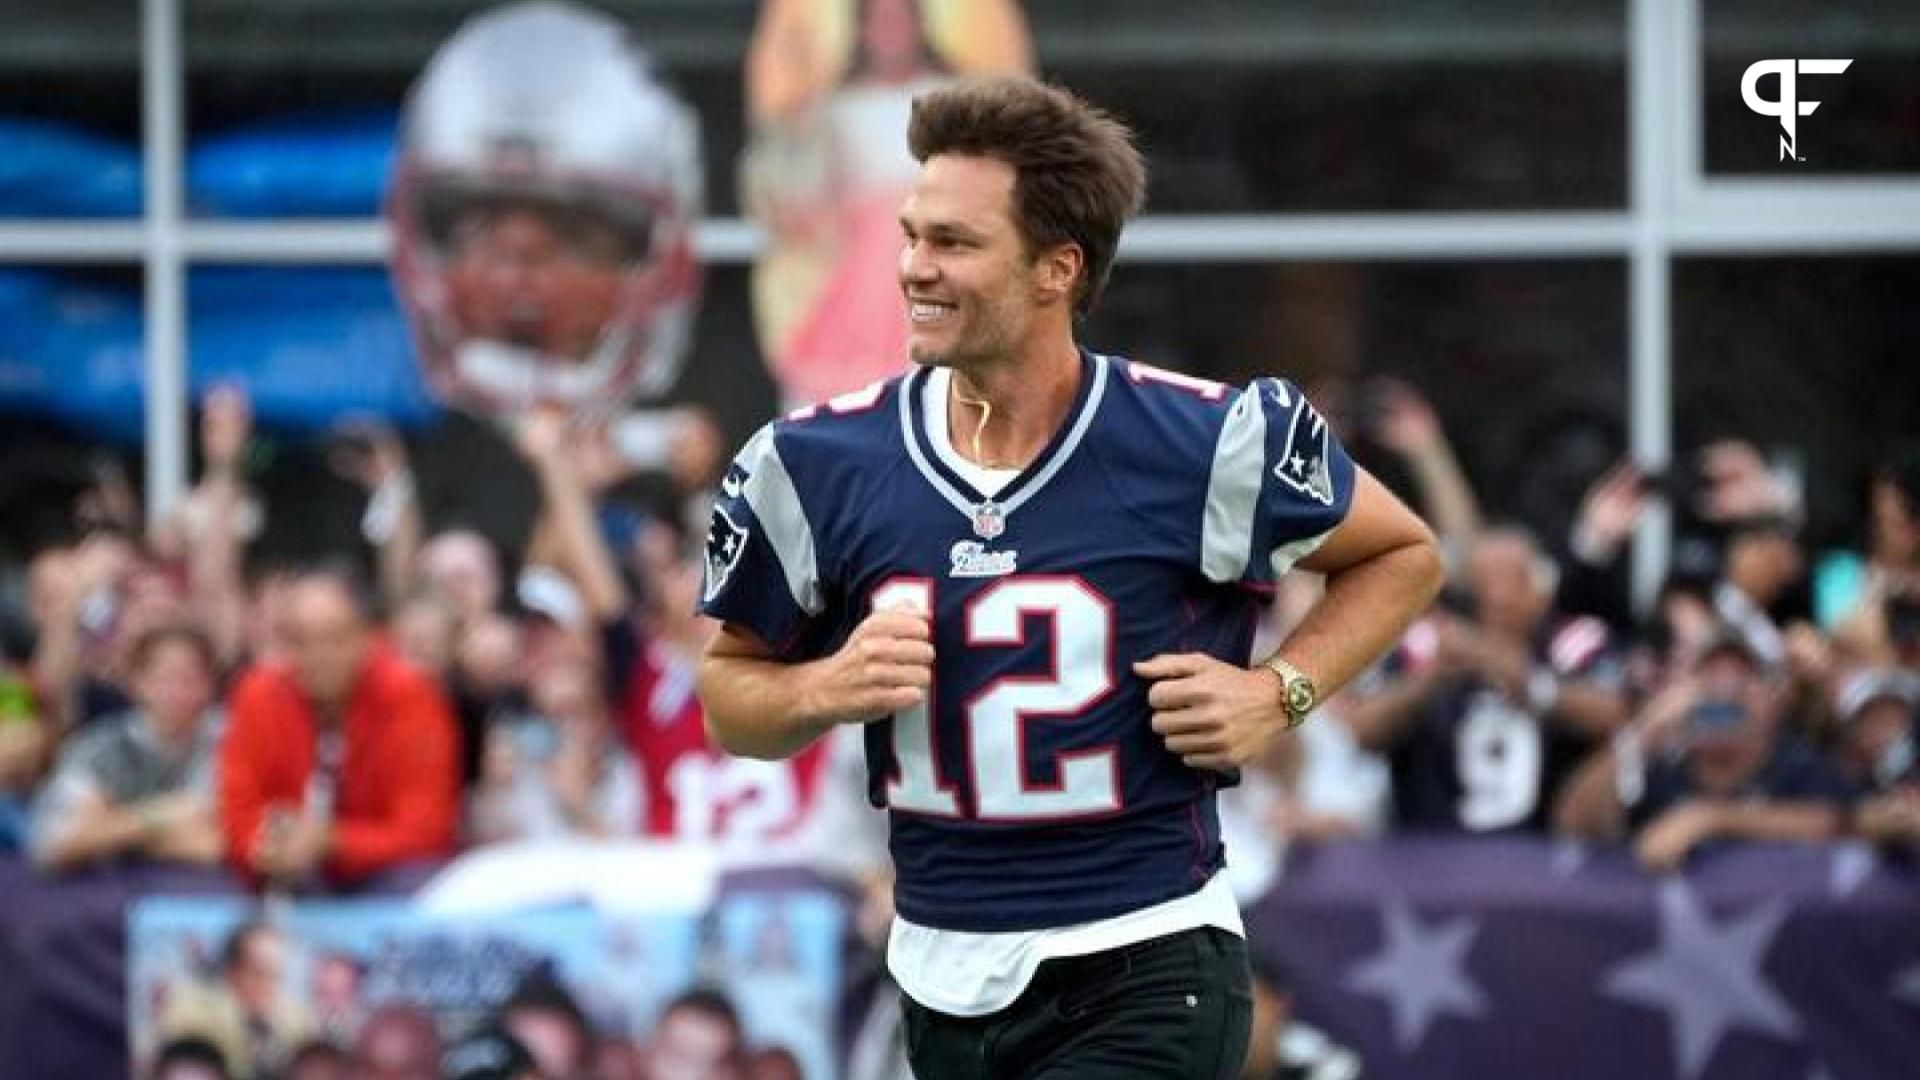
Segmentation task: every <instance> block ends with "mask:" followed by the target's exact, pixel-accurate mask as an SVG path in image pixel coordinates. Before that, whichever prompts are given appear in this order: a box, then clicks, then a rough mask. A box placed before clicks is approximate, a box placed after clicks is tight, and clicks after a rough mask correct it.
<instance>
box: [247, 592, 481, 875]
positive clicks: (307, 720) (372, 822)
mask: <svg viewBox="0 0 1920 1080" xmlns="http://www.w3.org/2000/svg"><path fill="white" fill-rule="evenodd" d="M286 620H287V626H286V631H287V640H288V644H289V646H290V648H289V657H288V662H287V663H286V664H261V665H256V666H255V667H253V668H252V669H250V670H248V671H247V672H246V673H245V674H243V675H242V676H241V677H240V679H239V681H238V682H237V683H236V685H235V686H234V689H233V694H232V698H231V701H230V702H229V706H228V712H229V717H228V727H227V737H226V741H225V744H224V745H223V746H222V748H221V753H220V807H221V827H222V830H223V831H224V833H225V836H226V844H227V854H228V858H229V859H230V860H231V861H232V862H233V863H234V865H236V866H237V867H239V868H240V869H242V870H243V871H246V872H247V873H249V874H250V875H252V877H253V878H254V879H255V880H257V881H261V882H263V883H266V884H269V885H275V886H282V887H301V886H305V885H310V884H313V883H315V882H316V881H324V882H326V883H329V884H335V885H349V886H351V885H358V884H362V883H365V882H367V881H368V879H370V878H372V877H374V876H375V875H378V874H385V873H386V872H388V871H394V870H396V869H399V868H402V867H406V866H409V865H410V864H411V865H414V866H417V865H419V864H421V863H423V862H427V861H430V860H437V859H441V858H445V857H446V856H448V855H450V854H452V852H453V848H454V841H455V830H456V828H457V824H458V821H459V787H458V785H459V748H458V742H459V735H458V730H457V728H456V727H455V724H454V720H453V714H452V710H451V708H450V707H449V705H448V703H447V700H446V697H445V695H444V694H443V693H442V691H441V690H440V688H439V686H438V685H437V684H436V683H435V682H434V681H433V680H432V679H431V678H430V677H429V676H427V675H426V674H424V673H422V672H420V671H417V670H416V669H414V668H413V667H411V666H409V665H408V664H407V663H406V661H404V660H402V659H401V658H400V656H399V655H398V654H397V653H396V652H394V651H393V650H392V649H391V648H390V647H389V646H387V645H386V644H385V643H384V642H381V641H379V640H378V639H377V638H376V635H375V632H374V631H375V628H374V624H373V619H372V611H371V599H370V596H369V594H368V593H367V592H366V591H365V590H364V589H362V588H360V587H359V585H358V583H357V581H356V580H355V579H354V577H353V576H352V575H351V574H350V573H349V572H347V571H344V570H333V569H329V570H319V571H310V572H308V573H305V574H303V575H301V576H300V577H299V578H298V579H297V580H296V581H295V582H294V583H293V584H292V586H291V587H290V589H289V595H288V597H287V607H286Z"/></svg>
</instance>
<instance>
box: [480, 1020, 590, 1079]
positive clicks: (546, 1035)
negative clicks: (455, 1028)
mask: <svg viewBox="0 0 1920 1080" xmlns="http://www.w3.org/2000/svg"><path fill="white" fill-rule="evenodd" d="M501 1024H502V1025H503V1026H504V1027H505V1028H506V1029H507V1031H508V1033H509V1034H511V1035H512V1036H513V1037H514V1038H516V1039H518V1040H520V1045H522V1046H524V1047H526V1048H527V1053H529V1054H531V1055H533V1060H534V1062H535V1063H536V1064H538V1065H539V1066H540V1071H541V1072H543V1073H545V1074H546V1075H548V1076H577V1075H579V1074H580V1072H581V1070H582V1069H584V1068H586V1065H587V1056H588V1054H590V1053H591V1052H592V1050H593V1048H592V1047H591V1046H589V1045H587V1044H586V1043H585V1042H583V1041H582V1040H581V1038H580V1029H579V1028H578V1027H575V1026H574V1023H573V1020H572V1019H571V1018H570V1017H568V1016H566V1015H565V1014H564V1013H560V1012H556V1011H554V1010H552V1009H545V1008H524V1007H523V1008H518V1009H515V1010H514V1011H512V1012H511V1013H508V1014H507V1016H506V1017H505V1018H504V1019H502V1021H501Z"/></svg>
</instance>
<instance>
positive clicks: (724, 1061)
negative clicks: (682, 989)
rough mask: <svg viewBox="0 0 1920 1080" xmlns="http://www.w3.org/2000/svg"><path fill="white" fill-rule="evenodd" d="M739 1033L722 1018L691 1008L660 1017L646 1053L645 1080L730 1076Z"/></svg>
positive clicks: (735, 1072) (723, 1079)
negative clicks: (648, 1050) (649, 1048)
mask: <svg viewBox="0 0 1920 1080" xmlns="http://www.w3.org/2000/svg"><path fill="white" fill-rule="evenodd" d="M739 1049H740V1048H739V1036H738V1033H737V1032H735V1031H734V1029H733V1028H732V1027H731V1026H729V1025H728V1024H727V1023H726V1021H724V1020H722V1019H720V1018H719V1017H717V1016H711V1015H709V1014H707V1013H704V1012H698V1011H695V1010H693V1009H679V1010H676V1011H674V1012H670V1013H668V1014H667V1015H666V1016H664V1017H662V1018H661V1019H660V1027H659V1029H658V1030H656V1031H655V1032H654V1034H653V1046H652V1048H651V1051H650V1053H649V1054H648V1072H647V1077H648V1080H734V1078H735V1077H737V1076H738V1075H739V1068H738V1066H737V1061H736V1059H737V1057H738V1055H739Z"/></svg>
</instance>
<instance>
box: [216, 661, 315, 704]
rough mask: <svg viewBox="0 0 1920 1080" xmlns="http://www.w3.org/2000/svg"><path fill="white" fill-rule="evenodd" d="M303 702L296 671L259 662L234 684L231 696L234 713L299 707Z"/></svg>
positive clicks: (244, 669)
mask: <svg viewBox="0 0 1920 1080" xmlns="http://www.w3.org/2000/svg"><path fill="white" fill-rule="evenodd" d="M299 699H300V689H299V686H298V685H297V684H296V683H295V682H294V679H293V672H292V671H290V670H288V668H287V667H286V666H285V665H283V664H277V663H270V662H266V661H258V660H256V661H254V662H253V663H251V664H248V665H247V666H246V667H245V668H243V669H242V670H241V672H240V674H239V675H238V676H236V677H235V678H234V680H233V689H232V690H231V691H229V693H228V700H229V701H230V702H231V709H230V711H233V712H244V711H246V710H247V709H250V708H261V707H276V706H285V705H287V704H290V703H298V701H299Z"/></svg>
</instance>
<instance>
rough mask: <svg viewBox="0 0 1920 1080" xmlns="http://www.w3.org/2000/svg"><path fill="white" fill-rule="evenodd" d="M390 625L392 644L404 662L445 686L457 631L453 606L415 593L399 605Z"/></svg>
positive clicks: (452, 657)
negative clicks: (391, 626)
mask: <svg viewBox="0 0 1920 1080" xmlns="http://www.w3.org/2000/svg"><path fill="white" fill-rule="evenodd" d="M392 624H393V646H394V648H395V649H396V650H398V651H399V653H400V655H401V656H402V657H404V658H405V659H406V661H407V663H409V664H412V665H413V666H414V667H416V668H419V669H420V670H421V671H423V672H425V673H426V674H428V675H431V676H433V677H434V678H435V679H437V680H439V681H440V683H441V685H442V686H445V685H447V683H448V681H449V680H450V679H451V677H452V675H453V660H454V650H455V649H456V648H457V647H458V645H459V630H460V624H459V621H458V619H457V617H456V616H455V614H454V610H453V608H452V606H451V605H449V604H447V603H446V602H445V601H443V600H439V599H436V598H435V597H433V596H431V595H427V594H422V595H418V596H415V597H413V598H412V599H410V600H408V601H406V602H405V603H403V604H401V605H400V608H399V610H398V611H396V612H394V615H393V620H392Z"/></svg>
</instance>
